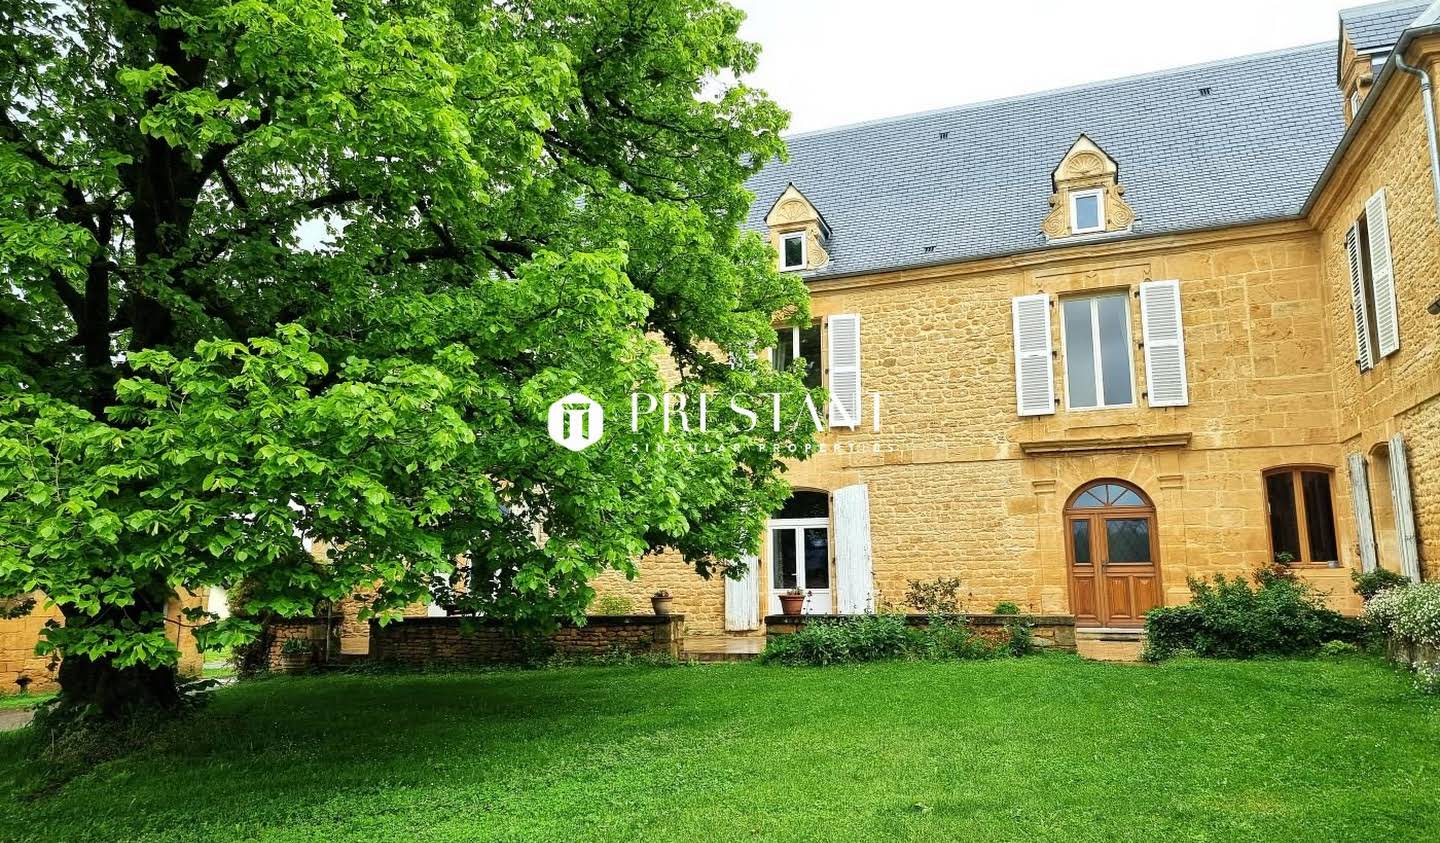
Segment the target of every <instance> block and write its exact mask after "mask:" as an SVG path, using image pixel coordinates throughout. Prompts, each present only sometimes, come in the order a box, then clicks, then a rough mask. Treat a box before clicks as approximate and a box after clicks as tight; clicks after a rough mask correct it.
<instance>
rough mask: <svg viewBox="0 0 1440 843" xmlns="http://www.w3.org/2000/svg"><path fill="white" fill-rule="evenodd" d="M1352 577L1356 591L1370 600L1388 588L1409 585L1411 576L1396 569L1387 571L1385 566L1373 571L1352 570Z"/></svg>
mask: <svg viewBox="0 0 1440 843" xmlns="http://www.w3.org/2000/svg"><path fill="white" fill-rule="evenodd" d="M1350 579H1351V581H1352V582H1354V584H1355V585H1354V588H1355V593H1356V594H1358V595H1360V596H1361V597H1363V598H1365V599H1366V600H1369V599H1370V598H1372V597H1374V596H1375V595H1377V594H1379V593H1380V592H1382V591H1384V590H1385V589H1387V588H1395V587H1396V586H1401V585H1409V584H1410V578H1409V577H1407V576H1405V575H1404V574H1397V573H1395V572H1394V571H1387V570H1385V569H1384V568H1376V569H1375V570H1373V571H1369V572H1366V573H1363V574H1362V573H1360V572H1359V571H1351V572H1350Z"/></svg>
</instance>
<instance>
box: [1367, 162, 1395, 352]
mask: <svg viewBox="0 0 1440 843" xmlns="http://www.w3.org/2000/svg"><path fill="white" fill-rule="evenodd" d="M1365 226H1366V229H1367V231H1368V233H1369V235H1370V285H1371V289H1372V291H1373V292H1374V294H1375V337H1376V341H1377V342H1378V343H1379V346H1380V347H1379V349H1377V351H1378V352H1379V353H1378V354H1377V355H1376V359H1379V358H1381V357H1388V356H1390V355H1391V354H1394V353H1395V352H1396V351H1398V350H1399V349H1400V319H1399V316H1398V313H1397V310H1396V304H1395V264H1394V261H1393V260H1391V256H1390V215H1389V212H1388V211H1387V210H1386V208H1385V190H1384V188H1381V189H1380V190H1378V191H1376V192H1375V195H1374V196H1371V197H1370V198H1369V199H1368V200H1366V202H1365Z"/></svg>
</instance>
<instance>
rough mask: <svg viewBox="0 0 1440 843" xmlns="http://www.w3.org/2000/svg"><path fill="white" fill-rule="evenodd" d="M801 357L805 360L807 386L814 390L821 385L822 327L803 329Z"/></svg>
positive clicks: (813, 326) (801, 330)
mask: <svg viewBox="0 0 1440 843" xmlns="http://www.w3.org/2000/svg"><path fill="white" fill-rule="evenodd" d="M799 333H800V356H801V357H802V358H804V360H805V385H806V386H808V387H810V388H811V389H814V388H816V387H818V386H819V385H820V326H819V325H811V326H810V327H808V328H801V329H800V330H799Z"/></svg>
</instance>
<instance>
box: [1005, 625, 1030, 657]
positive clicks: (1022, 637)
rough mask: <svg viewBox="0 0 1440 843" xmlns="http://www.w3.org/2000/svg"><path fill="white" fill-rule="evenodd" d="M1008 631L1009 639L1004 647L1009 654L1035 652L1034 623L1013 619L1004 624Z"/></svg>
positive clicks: (1016, 655)
mask: <svg viewBox="0 0 1440 843" xmlns="http://www.w3.org/2000/svg"><path fill="white" fill-rule="evenodd" d="M1005 628H1006V629H1007V630H1008V631H1009V633H1010V635H1009V639H1008V640H1007V641H1006V644H1005V647H1006V649H1008V650H1009V651H1010V655H1012V656H1015V657H1017V658H1018V657H1020V656H1025V655H1029V654H1030V653H1033V652H1035V625H1034V624H1032V623H1030V622H1029V621H1021V620H1013V621H1010V622H1009V623H1008V624H1006V625H1005Z"/></svg>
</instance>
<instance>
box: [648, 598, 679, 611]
mask: <svg viewBox="0 0 1440 843" xmlns="http://www.w3.org/2000/svg"><path fill="white" fill-rule="evenodd" d="M673 600H674V598H672V597H651V598H650V606H651V608H653V609H654V610H655V614H657V615H668V614H670V604H671V602H673Z"/></svg>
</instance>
